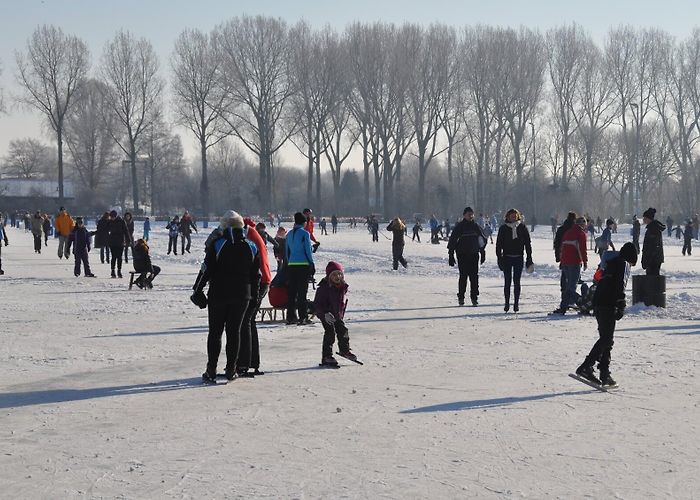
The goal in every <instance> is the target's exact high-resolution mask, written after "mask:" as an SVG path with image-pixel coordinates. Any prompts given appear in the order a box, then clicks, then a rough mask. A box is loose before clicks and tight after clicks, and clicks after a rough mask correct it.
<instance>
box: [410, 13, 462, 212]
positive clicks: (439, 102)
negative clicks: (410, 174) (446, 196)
mask: <svg viewBox="0 0 700 500" xmlns="http://www.w3.org/2000/svg"><path fill="white" fill-rule="evenodd" d="M402 31H403V32H404V33H405V40H406V41H407V43H406V47H407V48H408V50H409V52H410V53H411V54H412V56H413V61H414V65H413V67H412V68H411V70H410V72H409V75H408V80H407V81H408V86H407V87H408V88H407V91H406V97H407V106H408V117H409V120H410V122H411V125H412V127H413V132H414V133H415V142H416V148H417V150H418V151H417V155H416V156H417V157H418V199H417V207H418V212H421V213H422V212H423V211H424V209H425V181H426V174H427V171H428V168H429V167H430V163H431V162H432V160H433V159H434V158H435V156H437V155H438V154H440V153H442V152H443V151H444V149H438V132H439V131H440V130H441V129H442V127H443V113H442V112H443V110H444V109H445V102H446V101H447V95H446V93H447V91H448V84H449V76H450V74H449V72H448V71H449V67H448V66H447V65H446V64H445V62H446V61H448V58H449V55H450V53H451V51H452V49H453V48H454V46H455V44H456V38H457V37H456V34H455V32H454V30H452V29H450V28H448V27H446V26H442V25H431V26H430V27H429V28H428V29H427V31H426V30H423V29H422V28H421V27H420V26H418V25H406V26H404V28H403V30H402Z"/></svg>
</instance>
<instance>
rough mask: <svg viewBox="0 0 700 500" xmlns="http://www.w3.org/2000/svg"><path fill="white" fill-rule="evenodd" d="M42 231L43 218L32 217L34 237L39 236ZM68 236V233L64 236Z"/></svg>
mask: <svg viewBox="0 0 700 500" xmlns="http://www.w3.org/2000/svg"><path fill="white" fill-rule="evenodd" d="M43 231H44V218H43V217H42V216H39V217H37V216H36V215H34V216H32V234H33V235H35V236H41V235H42V233H43ZM68 235H70V233H68V234H67V235H66V236H68Z"/></svg>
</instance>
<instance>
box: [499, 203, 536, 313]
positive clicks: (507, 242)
mask: <svg viewBox="0 0 700 500" xmlns="http://www.w3.org/2000/svg"><path fill="white" fill-rule="evenodd" d="M523 253H526V255H527V257H526V259H525V262H524V263H523ZM496 257H497V258H498V268H499V269H500V270H501V271H503V276H504V278H505V284H504V287H503V293H504V296H505V306H504V308H503V310H504V311H505V312H508V311H509V310H510V284H511V281H512V282H513V293H514V295H515V297H514V298H515V300H514V301H513V311H515V312H518V311H519V310H520V277H521V276H522V274H523V264H524V265H525V266H526V267H530V266H531V265H532V245H531V244H530V233H529V232H528V230H527V226H525V224H523V223H522V218H521V216H520V212H519V211H518V210H517V209H515V208H511V209H510V210H508V212H506V220H505V223H504V224H503V225H502V226H501V227H500V228H499V229H498V236H497V237H496Z"/></svg>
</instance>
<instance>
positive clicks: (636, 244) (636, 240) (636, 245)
mask: <svg viewBox="0 0 700 500" xmlns="http://www.w3.org/2000/svg"><path fill="white" fill-rule="evenodd" d="M669 236H670V235H669ZM632 244H633V245H634V248H636V249H637V255H639V235H637V236H633V237H632Z"/></svg>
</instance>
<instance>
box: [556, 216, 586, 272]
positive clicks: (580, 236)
mask: <svg viewBox="0 0 700 500" xmlns="http://www.w3.org/2000/svg"><path fill="white" fill-rule="evenodd" d="M560 261H561V265H562V266H575V265H580V264H588V254H587V253H586V231H584V230H583V229H581V227H580V226H578V225H577V224H574V225H573V226H572V227H571V228H569V230H568V231H567V232H566V233H564V236H563V237H562V242H561V250H560Z"/></svg>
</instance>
